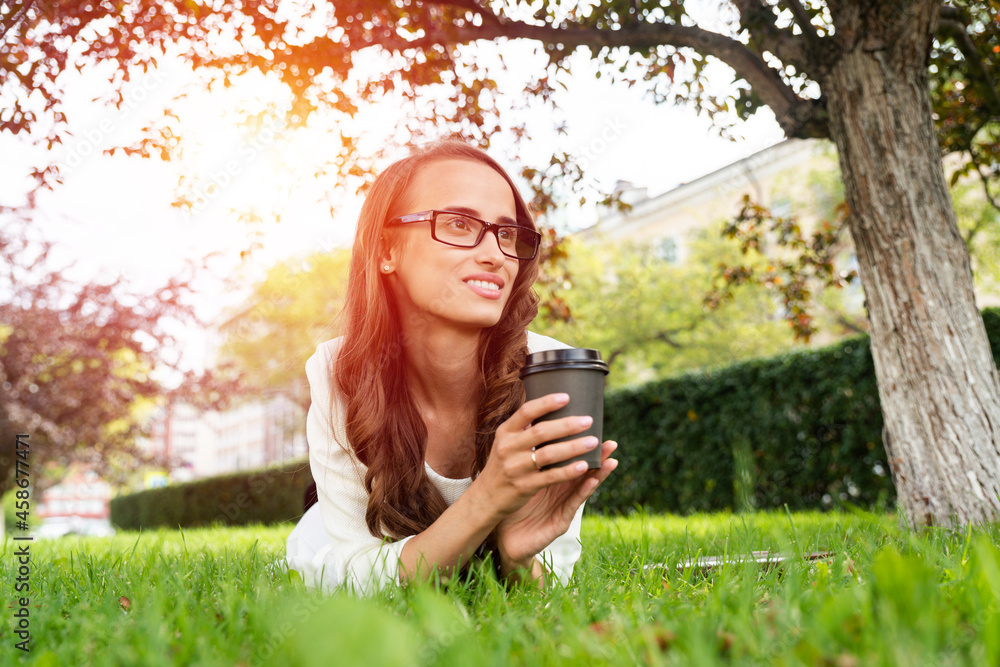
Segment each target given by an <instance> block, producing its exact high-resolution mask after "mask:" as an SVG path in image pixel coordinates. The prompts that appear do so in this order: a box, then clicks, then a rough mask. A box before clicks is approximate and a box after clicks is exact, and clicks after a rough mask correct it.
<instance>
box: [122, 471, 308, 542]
mask: <svg viewBox="0 0 1000 667" xmlns="http://www.w3.org/2000/svg"><path fill="white" fill-rule="evenodd" d="M311 482H312V473H311V472H310V471H309V461H308V460H306V459H297V460H293V461H287V462H285V463H283V464H281V465H279V466H274V467H270V468H264V469H261V470H255V471H251V472H240V473H232V474H228V475H220V476H219V477H210V478H206V479H199V480H195V481H192V482H184V483H182V484H171V485H170V486H165V487H162V488H158V489H147V490H145V491H139V492H138V493H132V494H129V495H126V496H119V497H117V498H113V499H112V500H111V522H112V523H113V524H114V525H115V526H117V527H118V528H121V529H123V530H139V529H140V528H143V529H149V528H157V527H160V526H165V527H168V528H176V527H178V526H182V527H185V528H187V527H189V526H210V525H212V524H213V523H221V524H226V525H231V526H238V525H246V524H251V523H263V524H273V523H281V522H284V521H297V520H298V519H299V517H301V516H302V500H303V496H304V495H305V490H306V487H307V486H308V485H309V484H310V483H311Z"/></svg>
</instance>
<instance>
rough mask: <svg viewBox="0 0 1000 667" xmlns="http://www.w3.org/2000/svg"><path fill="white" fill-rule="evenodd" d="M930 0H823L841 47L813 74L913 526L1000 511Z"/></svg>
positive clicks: (896, 473)
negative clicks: (936, 80)
mask: <svg viewBox="0 0 1000 667" xmlns="http://www.w3.org/2000/svg"><path fill="white" fill-rule="evenodd" d="M860 4H864V5H865V6H864V8H861V7H858V5H860ZM939 5H940V3H939V2H934V1H927V0H925V1H922V2H908V3H903V2H898V1H893V0H883V1H882V2H873V3H856V2H848V1H846V0H844V1H837V2H831V13H832V14H833V17H834V23H835V26H836V31H837V32H836V38H837V41H838V42H839V45H840V47H841V56H842V57H841V59H840V61H839V62H838V63H836V65H835V66H834V67H833V68H831V69H830V70H829V71H828V73H827V76H826V77H825V80H824V81H822V82H821V85H822V88H823V92H824V94H825V95H826V96H827V102H828V111H829V114H830V131H831V138H832V139H833V141H834V142H835V143H836V145H837V149H838V153H839V159H840V167H841V171H842V174H843V179H844V186H845V194H846V198H847V203H848V205H849V207H850V229H851V234H852V236H853V238H854V243H855V246H856V248H857V253H858V264H859V267H860V275H861V279H862V283H863V286H864V290H865V296H866V298H867V302H868V312H869V319H870V328H871V347H872V356H873V358H874V361H875V371H876V375H877V378H878V389H879V398H880V399H881V404H882V414H883V417H884V420H885V426H886V433H887V436H888V437H886V438H885V447H886V453H887V455H888V457H889V464H890V467H891V469H892V475H893V480H894V482H895V486H896V491H897V494H898V499H899V500H898V501H899V505H900V508H901V509H902V511H903V512H904V513H905V515H906V517H907V518H908V520H909V521H910V522H911V523H912V524H916V525H965V524H968V523H976V522H982V521H989V520H996V518H997V517H998V516H1000V379H998V375H997V370H996V366H995V365H994V361H993V357H992V354H991V352H990V346H989V342H988V340H987V337H986V331H985V329H984V327H983V322H982V318H981V316H980V313H979V310H978V309H977V307H976V303H975V296H974V294H973V282H972V271H971V268H970V265H969V256H968V252H967V251H966V247H965V244H964V243H963V242H962V238H961V235H960V233H959V230H958V225H957V223H956V219H955V212H954V208H953V206H952V203H951V198H950V195H949V192H948V188H947V185H946V183H945V177H944V173H943V170H942V166H941V154H940V149H939V148H938V144H937V139H936V134H935V130H934V125H933V120H932V115H931V101H930V96H929V90H928V79H927V58H928V53H929V50H930V46H931V40H932V38H933V34H934V29H935V27H936V20H937V19H936V17H937V12H938V7H939Z"/></svg>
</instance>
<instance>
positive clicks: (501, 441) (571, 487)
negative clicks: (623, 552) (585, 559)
mask: <svg viewBox="0 0 1000 667" xmlns="http://www.w3.org/2000/svg"><path fill="white" fill-rule="evenodd" d="M567 402H569V396H568V395H566V394H549V395H547V396H542V397H541V398H536V399H534V400H531V401H526V402H525V403H524V404H523V405H522V406H521V407H520V408H519V409H518V410H517V411H516V412H515V413H514V414H513V415H511V416H510V418H509V419H508V420H507V421H505V422H504V423H503V424H501V425H500V427H499V428H497V432H496V435H495V436H494V440H493V449H492V452H491V454H490V458H489V460H488V461H487V462H486V466H485V468H483V471H482V472H481V473H480V474H479V476H478V477H477V479H476V486H478V491H479V494H480V498H481V502H482V506H483V510H484V511H488V512H491V513H492V514H493V517H494V518H495V520H496V522H497V524H498V531H499V532H498V537H500V538H501V546H500V548H501V556H502V557H503V559H504V560H510V561H511V562H512V563H515V564H517V563H524V564H527V563H528V562H530V560H531V558H532V557H534V556H535V554H537V553H538V552H539V551H541V550H542V549H543V548H544V547H546V546H548V545H549V544H550V543H551V542H552V540H554V539H555V538H556V537H558V536H560V535H562V534H563V533H565V532H566V530H567V529H568V528H569V525H570V522H571V521H572V520H573V516H574V515H575V514H576V510H577V509H579V507H580V505H581V504H582V503H583V501H584V500H586V499H587V497H588V496H590V494H591V493H593V491H594V489H595V488H597V485H598V484H600V482H601V481H603V480H604V478H606V477H607V476H608V474H609V473H610V472H611V471H612V470H614V468H615V466H616V465H617V461H615V460H613V459H608V458H607V457H608V455H609V454H610V453H611V452H612V451H614V448H615V447H616V445H615V444H614V443H611V442H610V441H609V442H606V443H605V445H604V448H603V450H602V460H603V465H602V467H601V469H600V470H594V471H590V472H588V470H587V467H586V463H582V462H580V463H573V464H570V465H566V466H562V467H557V468H551V469H549V470H540V468H543V467H545V466H547V465H549V464H552V463H558V462H560V461H565V460H566V459H569V458H572V457H574V456H578V455H580V454H583V453H585V452H587V451H589V450H591V449H593V448H594V447H596V446H597V445H598V443H597V439H596V438H594V437H592V436H587V437H582V438H575V439H572V440H567V441H564V442H558V443H554V444H551V445H546V446H545V447H542V448H541V449H538V450H537V451H534V448H535V447H537V446H538V445H541V444H542V443H544V442H549V441H551V440H557V439H559V438H564V437H567V436H571V435H573V434H576V433H581V432H582V431H585V430H586V429H588V428H589V427H590V425H591V423H592V421H593V420H592V419H591V418H590V417H563V418H561V419H555V420H551V421H541V422H538V423H537V424H534V425H532V422H533V421H535V420H536V419H538V418H539V417H542V416H543V415H546V414H548V413H550V412H553V411H555V410H558V409H559V408H561V407H563V406H564V405H566V403H567ZM590 480H596V481H590Z"/></svg>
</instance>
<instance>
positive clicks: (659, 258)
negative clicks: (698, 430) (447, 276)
mask: <svg viewBox="0 0 1000 667" xmlns="http://www.w3.org/2000/svg"><path fill="white" fill-rule="evenodd" d="M566 252H567V255H568V256H567V258H566V259H565V260H563V262H564V265H563V269H564V271H565V274H566V275H567V276H568V277H569V278H570V282H569V283H567V284H568V285H569V286H568V288H567V287H566V286H563V285H559V286H551V287H547V288H544V289H548V290H553V291H554V292H555V293H556V294H558V295H559V298H560V299H561V300H563V301H564V302H565V303H566V305H567V306H568V309H569V312H570V313H572V317H571V318H570V319H569V320H566V319H563V318H558V317H544V316H543V317H539V318H537V319H536V320H535V322H534V324H533V325H532V330H533V331H536V332H538V333H541V334H545V335H547V336H553V337H554V338H557V339H559V340H562V341H563V342H566V343H569V344H571V345H575V346H578V347H592V348H596V349H599V350H600V351H601V355H602V357H603V358H604V359H605V360H606V361H607V362H608V365H609V366H610V367H611V373H610V374H609V377H608V385H609V386H611V387H615V386H622V385H627V384H633V383H636V382H642V381H647V380H650V379H652V378H654V377H660V376H663V375H669V374H674V373H679V372H682V371H686V370H692V369H695V368H707V367H713V366H719V365H723V364H728V363H733V362H735V361H738V360H740V359H745V358H747V357H753V356H761V355H767V354H774V353H776V352H778V351H780V350H783V349H787V348H789V347H791V346H792V344H793V341H792V337H791V335H790V334H789V331H788V327H787V326H785V325H784V323H783V322H782V321H781V317H780V316H779V315H778V306H777V304H776V303H775V301H774V300H773V299H772V298H771V295H770V294H769V293H768V291H767V290H766V289H765V288H763V287H756V288H751V289H746V290H740V291H739V292H737V293H736V294H735V295H734V299H733V303H730V304H728V305H727V306H726V307H725V308H721V309H718V310H715V311H708V310H706V309H705V308H704V307H703V305H702V300H703V298H704V295H705V293H706V292H707V291H708V290H709V289H710V288H711V286H712V285H713V283H714V278H715V266H716V263H717V262H719V261H720V260H723V259H726V260H729V261H731V262H735V261H737V260H738V258H739V254H740V253H739V251H738V249H737V248H736V245H735V244H733V243H729V242H726V241H725V240H723V239H722V238H721V237H720V235H719V233H718V231H717V230H708V229H706V230H701V232H700V233H699V234H697V235H696V238H693V239H692V240H691V242H690V248H689V251H688V253H687V254H688V256H687V257H686V258H685V260H684V262H683V263H678V262H675V261H670V260H669V259H667V258H664V257H663V255H662V253H661V252H660V251H659V249H658V248H657V247H656V246H653V245H649V244H639V243H636V244H629V245H615V246H609V245H604V244H601V243H600V242H597V243H584V242H580V241H576V240H574V239H572V238H571V239H569V240H567V242H566ZM551 296H552V295H551V294H547V293H545V292H544V291H543V293H542V301H543V303H544V302H548V301H549V300H550V299H551Z"/></svg>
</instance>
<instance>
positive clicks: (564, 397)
mask: <svg viewBox="0 0 1000 667" xmlns="http://www.w3.org/2000/svg"><path fill="white" fill-rule="evenodd" d="M556 403H569V394H556Z"/></svg>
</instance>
